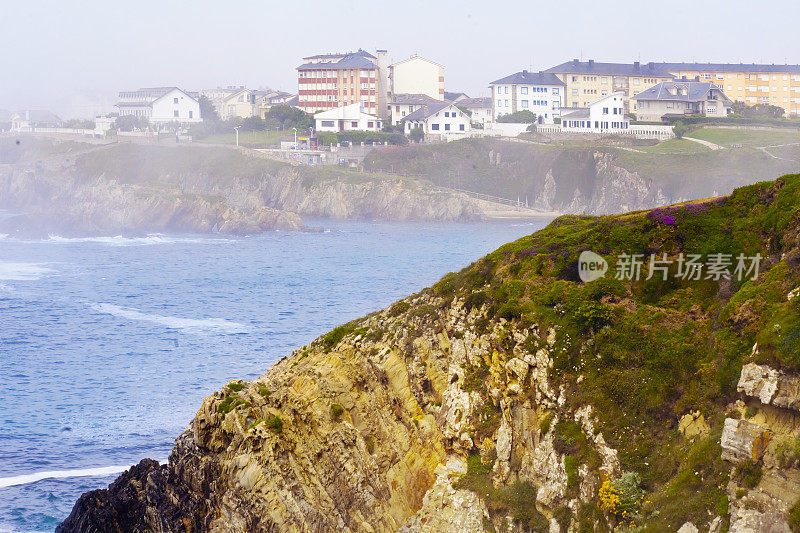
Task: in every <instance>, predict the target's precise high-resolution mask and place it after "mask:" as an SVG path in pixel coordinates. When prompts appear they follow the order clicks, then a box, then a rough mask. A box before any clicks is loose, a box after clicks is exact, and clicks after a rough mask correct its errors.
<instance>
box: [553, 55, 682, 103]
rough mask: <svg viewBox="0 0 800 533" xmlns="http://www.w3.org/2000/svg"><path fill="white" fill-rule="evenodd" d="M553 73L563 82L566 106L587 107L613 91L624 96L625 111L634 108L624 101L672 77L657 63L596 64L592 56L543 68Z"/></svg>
mask: <svg viewBox="0 0 800 533" xmlns="http://www.w3.org/2000/svg"><path fill="white" fill-rule="evenodd" d="M543 72H545V73H549V74H555V75H556V76H558V78H559V79H560V80H561V81H563V82H564V83H565V84H566V93H565V95H564V100H565V102H564V106H565V107H589V105H590V104H591V103H592V102H594V101H596V100H598V99H600V98H602V97H604V96H608V95H610V94H612V93H615V92H621V93H622V94H623V95H624V96H625V99H626V109H625V111H626V112H632V113H635V112H636V109H634V108H630V107H627V106H628V102H627V100H628V99H629V98H631V97H632V96H633V95H635V94H638V93H640V92H642V91H644V90H646V89H649V88H650V87H652V86H654V85H656V84H658V83H661V82H662V81H670V80H672V79H673V78H674V76H673V75H672V74H670V73H669V72H667V71H666V70H665V69H664V68H663V67H662V66H659V64H657V63H647V64H642V63H640V62H639V61H636V62H634V63H598V62H596V61H594V60H593V59H590V60H589V61H579V60H577V59H573V60H572V61H567V62H566V63H562V64H560V65H557V66H555V67H553V68H550V69H547V70H545V71H543Z"/></svg>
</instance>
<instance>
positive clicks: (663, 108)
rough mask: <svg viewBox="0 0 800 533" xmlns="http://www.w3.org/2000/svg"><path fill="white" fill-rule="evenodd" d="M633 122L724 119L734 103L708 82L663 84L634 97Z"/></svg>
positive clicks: (684, 81)
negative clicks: (702, 117) (685, 117)
mask: <svg viewBox="0 0 800 533" xmlns="http://www.w3.org/2000/svg"><path fill="white" fill-rule="evenodd" d="M633 99H634V100H635V101H636V109H637V111H636V119H637V120H642V121H646V122H655V121H660V120H667V119H668V118H669V117H675V116H682V115H705V116H707V117H718V118H722V117H726V116H727V115H728V113H730V110H731V104H732V103H733V102H732V101H731V99H730V98H728V97H727V96H726V95H725V93H724V92H723V91H722V88H721V87H719V86H718V85H715V84H713V83H709V82H698V81H690V80H686V79H682V80H677V81H664V82H661V83H659V84H658V85H656V86H654V87H650V88H649V89H647V90H646V91H643V92H641V93H639V94H637V95H636V96H634V97H633Z"/></svg>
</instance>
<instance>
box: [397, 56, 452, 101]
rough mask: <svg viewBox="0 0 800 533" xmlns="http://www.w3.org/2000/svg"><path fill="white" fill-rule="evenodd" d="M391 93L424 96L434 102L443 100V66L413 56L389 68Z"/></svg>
mask: <svg viewBox="0 0 800 533" xmlns="http://www.w3.org/2000/svg"><path fill="white" fill-rule="evenodd" d="M389 85H390V87H391V93H392V94H393V95H397V94H424V95H427V96H429V97H431V98H434V99H436V100H440V101H441V100H443V99H444V66H442V65H440V64H439V63H436V62H435V61H431V60H430V59H425V58H424V57H420V56H418V55H413V56H411V57H409V58H408V59H405V60H403V61H399V62H397V63H394V64H392V65H391V66H389Z"/></svg>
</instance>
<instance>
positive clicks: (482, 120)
mask: <svg viewBox="0 0 800 533" xmlns="http://www.w3.org/2000/svg"><path fill="white" fill-rule="evenodd" d="M455 104H456V105H457V106H458V107H459V108H461V109H466V110H467V111H469V113H470V116H469V118H470V121H471V122H472V124H473V125H475V124H486V123H487V122H491V121H492V99H491V98H490V97H488V96H487V97H484V98H464V99H462V100H459V101H458V102H455Z"/></svg>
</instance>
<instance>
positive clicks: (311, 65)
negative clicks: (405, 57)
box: [297, 50, 388, 117]
mask: <svg viewBox="0 0 800 533" xmlns="http://www.w3.org/2000/svg"><path fill="white" fill-rule="evenodd" d="M376 54H377V55H372V54H370V53H369V52H366V51H364V50H358V51H357V52H348V53H344V54H339V53H334V54H321V55H315V56H309V57H304V58H303V61H304V62H303V64H302V65H300V66H299V67H297V93H298V105H299V107H300V109H302V110H303V111H305V112H306V113H316V112H317V111H326V110H329V109H334V108H337V107H342V106H346V105H351V104H354V103H360V104H361V107H362V108H363V109H364V111H365V112H366V113H368V114H370V115H373V116H378V117H385V116H387V115H388V109H387V106H386V100H387V93H388V73H387V67H386V50H378V51H376Z"/></svg>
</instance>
